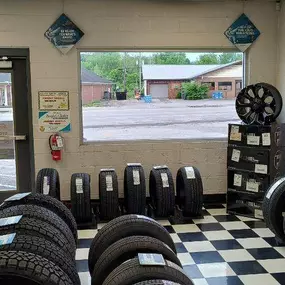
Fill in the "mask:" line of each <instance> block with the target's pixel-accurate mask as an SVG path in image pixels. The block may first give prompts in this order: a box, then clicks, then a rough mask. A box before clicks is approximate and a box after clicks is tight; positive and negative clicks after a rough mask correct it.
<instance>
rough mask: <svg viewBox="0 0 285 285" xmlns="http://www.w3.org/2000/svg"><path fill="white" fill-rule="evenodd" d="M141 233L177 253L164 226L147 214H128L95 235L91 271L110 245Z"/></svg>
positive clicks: (90, 260)
mask: <svg viewBox="0 0 285 285" xmlns="http://www.w3.org/2000/svg"><path fill="white" fill-rule="evenodd" d="M139 235H141V236H149V237H153V238H156V239H158V240H161V241H162V242H164V243H165V244H167V245H168V246H169V247H170V248H171V249H172V251H173V252H175V253H176V248H175V245H174V242H173V240H172V238H171V236H170V234H169V233H168V231H167V230H166V229H165V228H164V227H163V226H161V225H160V224H159V223H157V222H156V221H155V220H153V219H151V218H148V217H145V216H138V215H126V216H122V217H118V218H116V219H114V220H112V221H111V222H109V223H108V224H107V225H105V226H104V227H103V228H102V229H101V230H99V232H98V234H97V235H96V236H95V237H94V239H93V241H92V243H91V246H90V250H89V256H88V266H89V272H92V271H93V269H94V266H95V264H96V262H97V261H98V259H99V258H100V256H101V255H102V253H103V252H104V251H105V250H106V249H107V248H108V247H109V246H110V245H112V244H113V243H115V242H117V241H118V240H120V239H122V238H125V237H130V236H139Z"/></svg>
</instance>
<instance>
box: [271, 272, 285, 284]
mask: <svg viewBox="0 0 285 285" xmlns="http://www.w3.org/2000/svg"><path fill="white" fill-rule="evenodd" d="M271 275H272V276H273V277H274V278H275V279H276V280H277V281H278V282H279V283H280V284H281V285H285V273H273V274H271Z"/></svg>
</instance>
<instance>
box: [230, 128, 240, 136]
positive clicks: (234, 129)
mask: <svg viewBox="0 0 285 285" xmlns="http://www.w3.org/2000/svg"><path fill="white" fill-rule="evenodd" d="M231 133H232V134H237V133H239V126H232V127H231Z"/></svg>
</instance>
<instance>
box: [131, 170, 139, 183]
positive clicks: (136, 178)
mask: <svg viewBox="0 0 285 285" xmlns="http://www.w3.org/2000/svg"><path fill="white" fill-rule="evenodd" d="M133 180H134V185H140V184H141V181H140V172H139V171H138V170H133Z"/></svg>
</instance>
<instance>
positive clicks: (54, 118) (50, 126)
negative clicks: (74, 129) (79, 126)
mask: <svg viewBox="0 0 285 285" xmlns="http://www.w3.org/2000/svg"><path fill="white" fill-rule="evenodd" d="M39 130H40V132H43V133H56V132H70V131H71V126H70V111H49V112H39Z"/></svg>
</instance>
